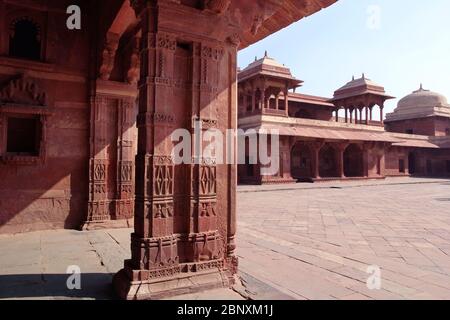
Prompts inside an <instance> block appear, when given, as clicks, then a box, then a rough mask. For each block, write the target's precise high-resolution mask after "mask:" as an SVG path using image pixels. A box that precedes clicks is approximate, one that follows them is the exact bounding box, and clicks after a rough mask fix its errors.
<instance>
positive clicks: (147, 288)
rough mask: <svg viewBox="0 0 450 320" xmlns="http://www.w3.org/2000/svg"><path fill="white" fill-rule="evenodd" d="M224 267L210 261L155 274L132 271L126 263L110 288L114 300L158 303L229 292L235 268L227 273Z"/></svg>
mask: <svg viewBox="0 0 450 320" xmlns="http://www.w3.org/2000/svg"><path fill="white" fill-rule="evenodd" d="M225 264H228V263H226V262H225V260H213V261H206V262H198V263H185V264H179V265H177V266H174V267H169V268H164V269H157V270H132V269H131V268H130V267H129V265H130V262H129V261H126V262H125V268H124V269H122V270H121V271H119V272H118V273H117V274H116V275H115V276H114V279H113V285H114V289H115V292H116V294H117V295H118V297H119V298H121V299H125V300H158V299H164V298H169V297H173V296H178V295H182V294H190V293H196V292H201V291H204V290H211V289H217V288H230V287H231V286H233V285H234V283H235V277H234V274H235V271H236V267H232V268H229V269H227V268H226V267H225ZM233 265H234V264H233ZM235 265H237V262H236V263H235Z"/></svg>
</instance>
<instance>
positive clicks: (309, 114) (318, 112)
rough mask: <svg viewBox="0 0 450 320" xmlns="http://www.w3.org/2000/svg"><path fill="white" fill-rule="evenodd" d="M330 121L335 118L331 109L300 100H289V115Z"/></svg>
mask: <svg viewBox="0 0 450 320" xmlns="http://www.w3.org/2000/svg"><path fill="white" fill-rule="evenodd" d="M296 115H297V117H298V116H301V117H302V118H307V119H315V120H322V121H330V120H331V119H332V118H333V114H332V111H331V109H329V108H325V107H321V106H317V105H310V104H305V103H298V102H292V101H291V102H289V116H290V117H296Z"/></svg>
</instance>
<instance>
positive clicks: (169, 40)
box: [157, 33, 177, 51]
mask: <svg viewBox="0 0 450 320" xmlns="http://www.w3.org/2000/svg"><path fill="white" fill-rule="evenodd" d="M157 44H158V48H160V49H166V50H172V51H175V50H176V48H177V39H176V37H175V36H174V35H171V34H168V33H158V34H157Z"/></svg>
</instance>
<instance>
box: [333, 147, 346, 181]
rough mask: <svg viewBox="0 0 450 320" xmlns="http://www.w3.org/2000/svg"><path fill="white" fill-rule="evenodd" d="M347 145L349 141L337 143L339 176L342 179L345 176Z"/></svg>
mask: <svg viewBox="0 0 450 320" xmlns="http://www.w3.org/2000/svg"><path fill="white" fill-rule="evenodd" d="M347 147H348V143H338V144H337V145H336V151H337V167H338V176H339V177H340V178H342V179H344V178H345V172H344V152H345V149H347Z"/></svg>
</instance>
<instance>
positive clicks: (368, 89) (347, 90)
mask: <svg viewBox="0 0 450 320" xmlns="http://www.w3.org/2000/svg"><path fill="white" fill-rule="evenodd" d="M365 95H375V96H380V97H383V98H385V99H386V100H387V99H394V97H392V96H390V95H387V94H386V91H385V89H384V87H383V86H381V85H379V84H377V83H375V82H373V81H372V80H370V79H368V78H366V76H365V75H364V74H363V75H362V77H361V78H359V79H355V77H353V79H352V81H350V82H348V83H347V84H345V85H344V86H343V87H341V88H339V89H338V90H336V91H335V92H334V97H333V99H331V100H330V101H331V102H333V101H338V100H343V99H348V98H353V97H361V96H365Z"/></svg>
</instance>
